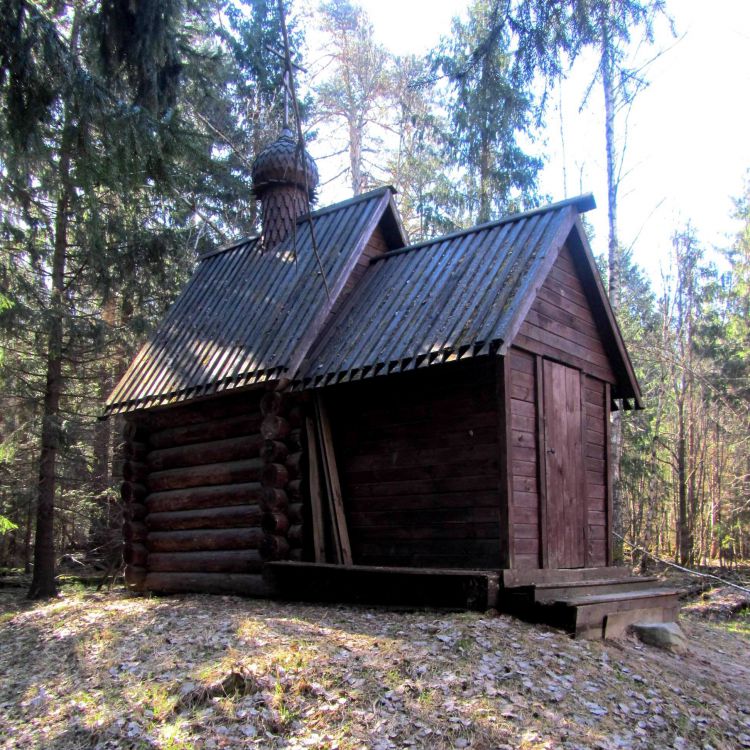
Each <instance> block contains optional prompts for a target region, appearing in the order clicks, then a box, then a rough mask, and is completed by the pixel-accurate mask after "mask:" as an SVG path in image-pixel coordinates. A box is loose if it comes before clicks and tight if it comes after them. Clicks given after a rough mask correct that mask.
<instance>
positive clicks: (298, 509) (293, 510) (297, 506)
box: [287, 503, 305, 523]
mask: <svg viewBox="0 0 750 750" xmlns="http://www.w3.org/2000/svg"><path fill="white" fill-rule="evenodd" d="M304 514H305V506H304V504H303V503H289V510H288V511H287V515H288V516H289V523H302V521H303V519H304Z"/></svg>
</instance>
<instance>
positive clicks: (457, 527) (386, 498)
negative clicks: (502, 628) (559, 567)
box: [327, 359, 500, 568]
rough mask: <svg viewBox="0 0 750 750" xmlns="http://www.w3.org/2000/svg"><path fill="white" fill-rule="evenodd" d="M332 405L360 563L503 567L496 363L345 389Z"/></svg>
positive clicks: (476, 363) (333, 395)
mask: <svg viewBox="0 0 750 750" xmlns="http://www.w3.org/2000/svg"><path fill="white" fill-rule="evenodd" d="M327 402H328V404H329V411H330V417H331V421H332V425H333V434H334V441H335V445H336V458H337V461H338V465H339V471H340V474H341V483H342V489H343V493H344V506H345V510H346V517H347V523H348V525H349V534H350V538H351V544H352V553H353V556H354V562H355V564H361V565H404V566H425V567H462V568H486V567H491V568H497V567H499V556H500V547H499V539H500V526H499V518H500V517H499V494H498V480H499V472H498V453H497V451H498V446H497V405H496V400H495V381H494V370H493V369H492V368H491V367H490V362H489V360H487V359H485V360H478V361H471V362H467V363H458V364H451V365H446V366H445V367H442V368H439V369H437V370H423V371H417V372H414V373H406V374H403V375H399V376H397V377H392V378H386V379H382V380H380V379H375V380H372V381H364V382H361V383H354V384H350V385H346V386H341V387H339V388H337V389H335V392H334V391H332V392H331V394H330V397H329V398H328V400H327Z"/></svg>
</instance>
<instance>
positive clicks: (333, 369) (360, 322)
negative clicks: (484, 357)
mask: <svg viewBox="0 0 750 750" xmlns="http://www.w3.org/2000/svg"><path fill="white" fill-rule="evenodd" d="M584 203H585V201H582V199H577V202H576V201H565V202H563V203H561V204H557V205H555V206H551V207H549V208H547V209H542V210H538V211H532V212H528V213H526V214H520V215H518V216H515V217H510V218H509V219H506V220H502V221H499V222H495V223H492V224H487V225H484V226H481V227H476V228H474V229H471V230H467V231H463V232H458V233H455V234H452V235H449V236H446V237H442V238H438V239H436V240H433V241H430V242H426V243H422V244H420V245H415V246H412V247H408V248H404V249H402V250H395V251H392V252H390V253H387V254H385V255H384V256H381V257H380V258H377V259H375V260H374V261H373V265H372V267H371V268H370V269H369V270H368V272H367V274H365V277H364V279H363V280H362V282H361V283H360V285H359V286H358V288H357V293H356V294H355V295H352V296H351V297H350V298H349V299H348V300H347V301H346V303H345V304H344V305H343V307H342V309H341V310H340V311H339V313H338V314H337V316H336V320H335V321H334V322H333V323H332V324H331V325H330V326H329V327H328V329H327V330H326V331H325V333H324V334H323V335H322V337H321V338H320V340H319V341H318V342H317V343H316V344H315V346H314V347H313V349H312V350H311V352H310V354H309V356H308V358H307V361H306V364H305V365H304V366H303V368H302V369H301V372H300V375H299V380H300V381H301V385H302V386H303V387H320V386H325V385H329V384H332V383H338V382H345V381H348V380H353V379H360V378H366V377H372V376H374V375H377V374H381V373H384V372H394V371H403V370H409V369H414V368H416V367H424V366H428V365H430V364H433V363H437V362H444V361H447V360H450V359H457V358H458V359H460V358H464V357H471V356H478V355H481V354H486V353H488V352H489V351H490V350H491V349H492V348H493V347H496V348H500V346H501V345H502V344H503V343H506V342H508V341H509V339H510V337H511V335H512V334H513V333H515V330H514V329H515V328H517V324H520V319H519V314H520V313H521V312H525V309H524V308H523V303H524V300H527V301H528V300H529V298H530V296H532V297H533V295H529V294H528V292H529V290H530V288H531V286H532V285H533V284H534V283H539V281H538V280H539V278H540V277H541V278H543V276H544V275H545V274H544V273H541V274H540V270H543V267H544V266H545V263H547V265H549V264H551V263H552V262H553V261H554V258H555V257H556V254H557V251H558V249H559V248H560V246H561V244H562V243H563V242H564V241H565V239H566V237H567V236H568V234H569V233H570V231H571V229H572V227H573V226H574V224H575V220H576V217H577V215H578V210H582V209H585V208H586V207H589V206H588V203H585V205H584Z"/></svg>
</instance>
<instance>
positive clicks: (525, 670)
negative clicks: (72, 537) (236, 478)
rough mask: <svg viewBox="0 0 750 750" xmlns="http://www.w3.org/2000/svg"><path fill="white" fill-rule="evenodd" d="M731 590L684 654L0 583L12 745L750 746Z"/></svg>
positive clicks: (743, 649) (486, 626)
mask: <svg viewBox="0 0 750 750" xmlns="http://www.w3.org/2000/svg"><path fill="white" fill-rule="evenodd" d="M712 597H713V598H714V599H715V598H716V596H714V595H713V594H709V595H703V596H699V597H698V598H697V599H696V601H695V602H694V603H693V604H690V605H689V606H686V607H685V608H684V609H683V615H682V617H681V625H682V627H683V629H684V630H685V632H686V634H687V636H688V638H689V641H690V652H689V653H688V654H686V655H683V656H678V655H675V654H671V653H667V652H664V651H660V650H657V649H654V648H652V647H649V646H645V645H643V644H641V643H640V642H638V641H636V640H635V639H633V638H626V639H624V640H621V641H611V642H605V643H600V642H586V641H575V640H572V639H571V638H569V637H568V636H566V635H564V634H562V633H560V632H558V631H555V630H551V629H546V628H544V627H539V626H531V625H526V624H524V623H521V622H518V621H516V620H514V619H512V618H510V617H507V616H498V615H493V614H489V613H488V614H467V613H445V612H436V611H421V612H392V611H386V610H378V609H366V608H358V607H343V606H341V607H322V606H309V605H301V604H284V603H278V602H268V601H261V600H250V599H241V598H236V597H210V596H198V595H194V596H187V595H186V596H175V597H161V598H159V597H137V596H131V595H130V594H128V593H126V592H124V591H122V590H116V591H113V592H111V593H109V594H103V593H102V594H96V593H91V592H87V591H85V590H79V591H74V590H68V591H66V592H65V593H64V595H63V596H62V597H60V598H59V599H57V600H54V601H51V602H48V603H29V602H27V601H25V600H24V599H23V591H22V590H19V589H8V588H5V589H3V588H0V748H3V750H6V749H7V750H11V748H13V750H16V748H39V749H40V750H42V749H44V750H73V748H101V749H102V750H103V749H105V748H144V749H145V748H168V749H176V748H195V749H196V750H197V749H200V748H205V749H209V748H250V747H257V748H341V749H342V750H347V749H354V748H368V749H372V750H390V749H391V748H430V749H433V748H434V749H436V750H440V749H441V748H482V749H487V750H490V749H493V750H502V749H503V748H529V749H530V748H570V749H571V750H572V749H573V748H601V749H602V750H605V749H609V748H676V749H683V748H702V749H705V750H708V749H709V748H715V750H719V749H721V750H724V748H742V747H750V616H749V615H748V610H747V609H745V610H744V611H743V610H742V609H741V608H740V610H738V611H734V612H732V613H731V614H729V615H727V614H726V610H725V609H724V608H722V606H718V608H717V607H716V606H714V604H715V602H713V601H712ZM725 615H726V616H725Z"/></svg>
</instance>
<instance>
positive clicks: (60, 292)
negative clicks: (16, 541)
mask: <svg viewBox="0 0 750 750" xmlns="http://www.w3.org/2000/svg"><path fill="white" fill-rule="evenodd" d="M79 18H80V9H79V7H78V6H76V8H75V12H74V16H73V22H72V25H71V32H70V48H71V50H73V51H75V50H76V48H77V46H78V30H79ZM64 118H65V119H64V122H63V131H62V138H61V141H60V157H59V162H58V178H59V180H60V193H59V196H58V198H57V204H56V206H55V237H54V249H53V254H52V278H51V292H50V323H49V336H48V339H47V379H46V385H45V388H44V406H43V412H42V439H41V451H40V456H39V484H38V492H37V505H36V534H35V539H34V574H33V577H32V579H31V586H30V588H29V593H28V596H29V598H30V599H46V598H49V597H52V596H56V594H57V587H56V585H55V540H54V528H55V526H54V512H55V492H56V489H57V477H56V474H55V472H56V465H57V453H58V449H59V445H60V428H61V425H60V397H61V395H62V389H63V375H62V349H63V321H64V316H65V312H64V305H65V264H66V262H67V258H68V224H69V211H70V204H71V198H72V196H73V186H72V185H71V181H70V161H71V148H72V145H73V142H74V132H73V127H74V126H73V125H72V119H73V118H72V114H71V112H70V110H69V107H68V106H67V105H66V107H65V113H64Z"/></svg>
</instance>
